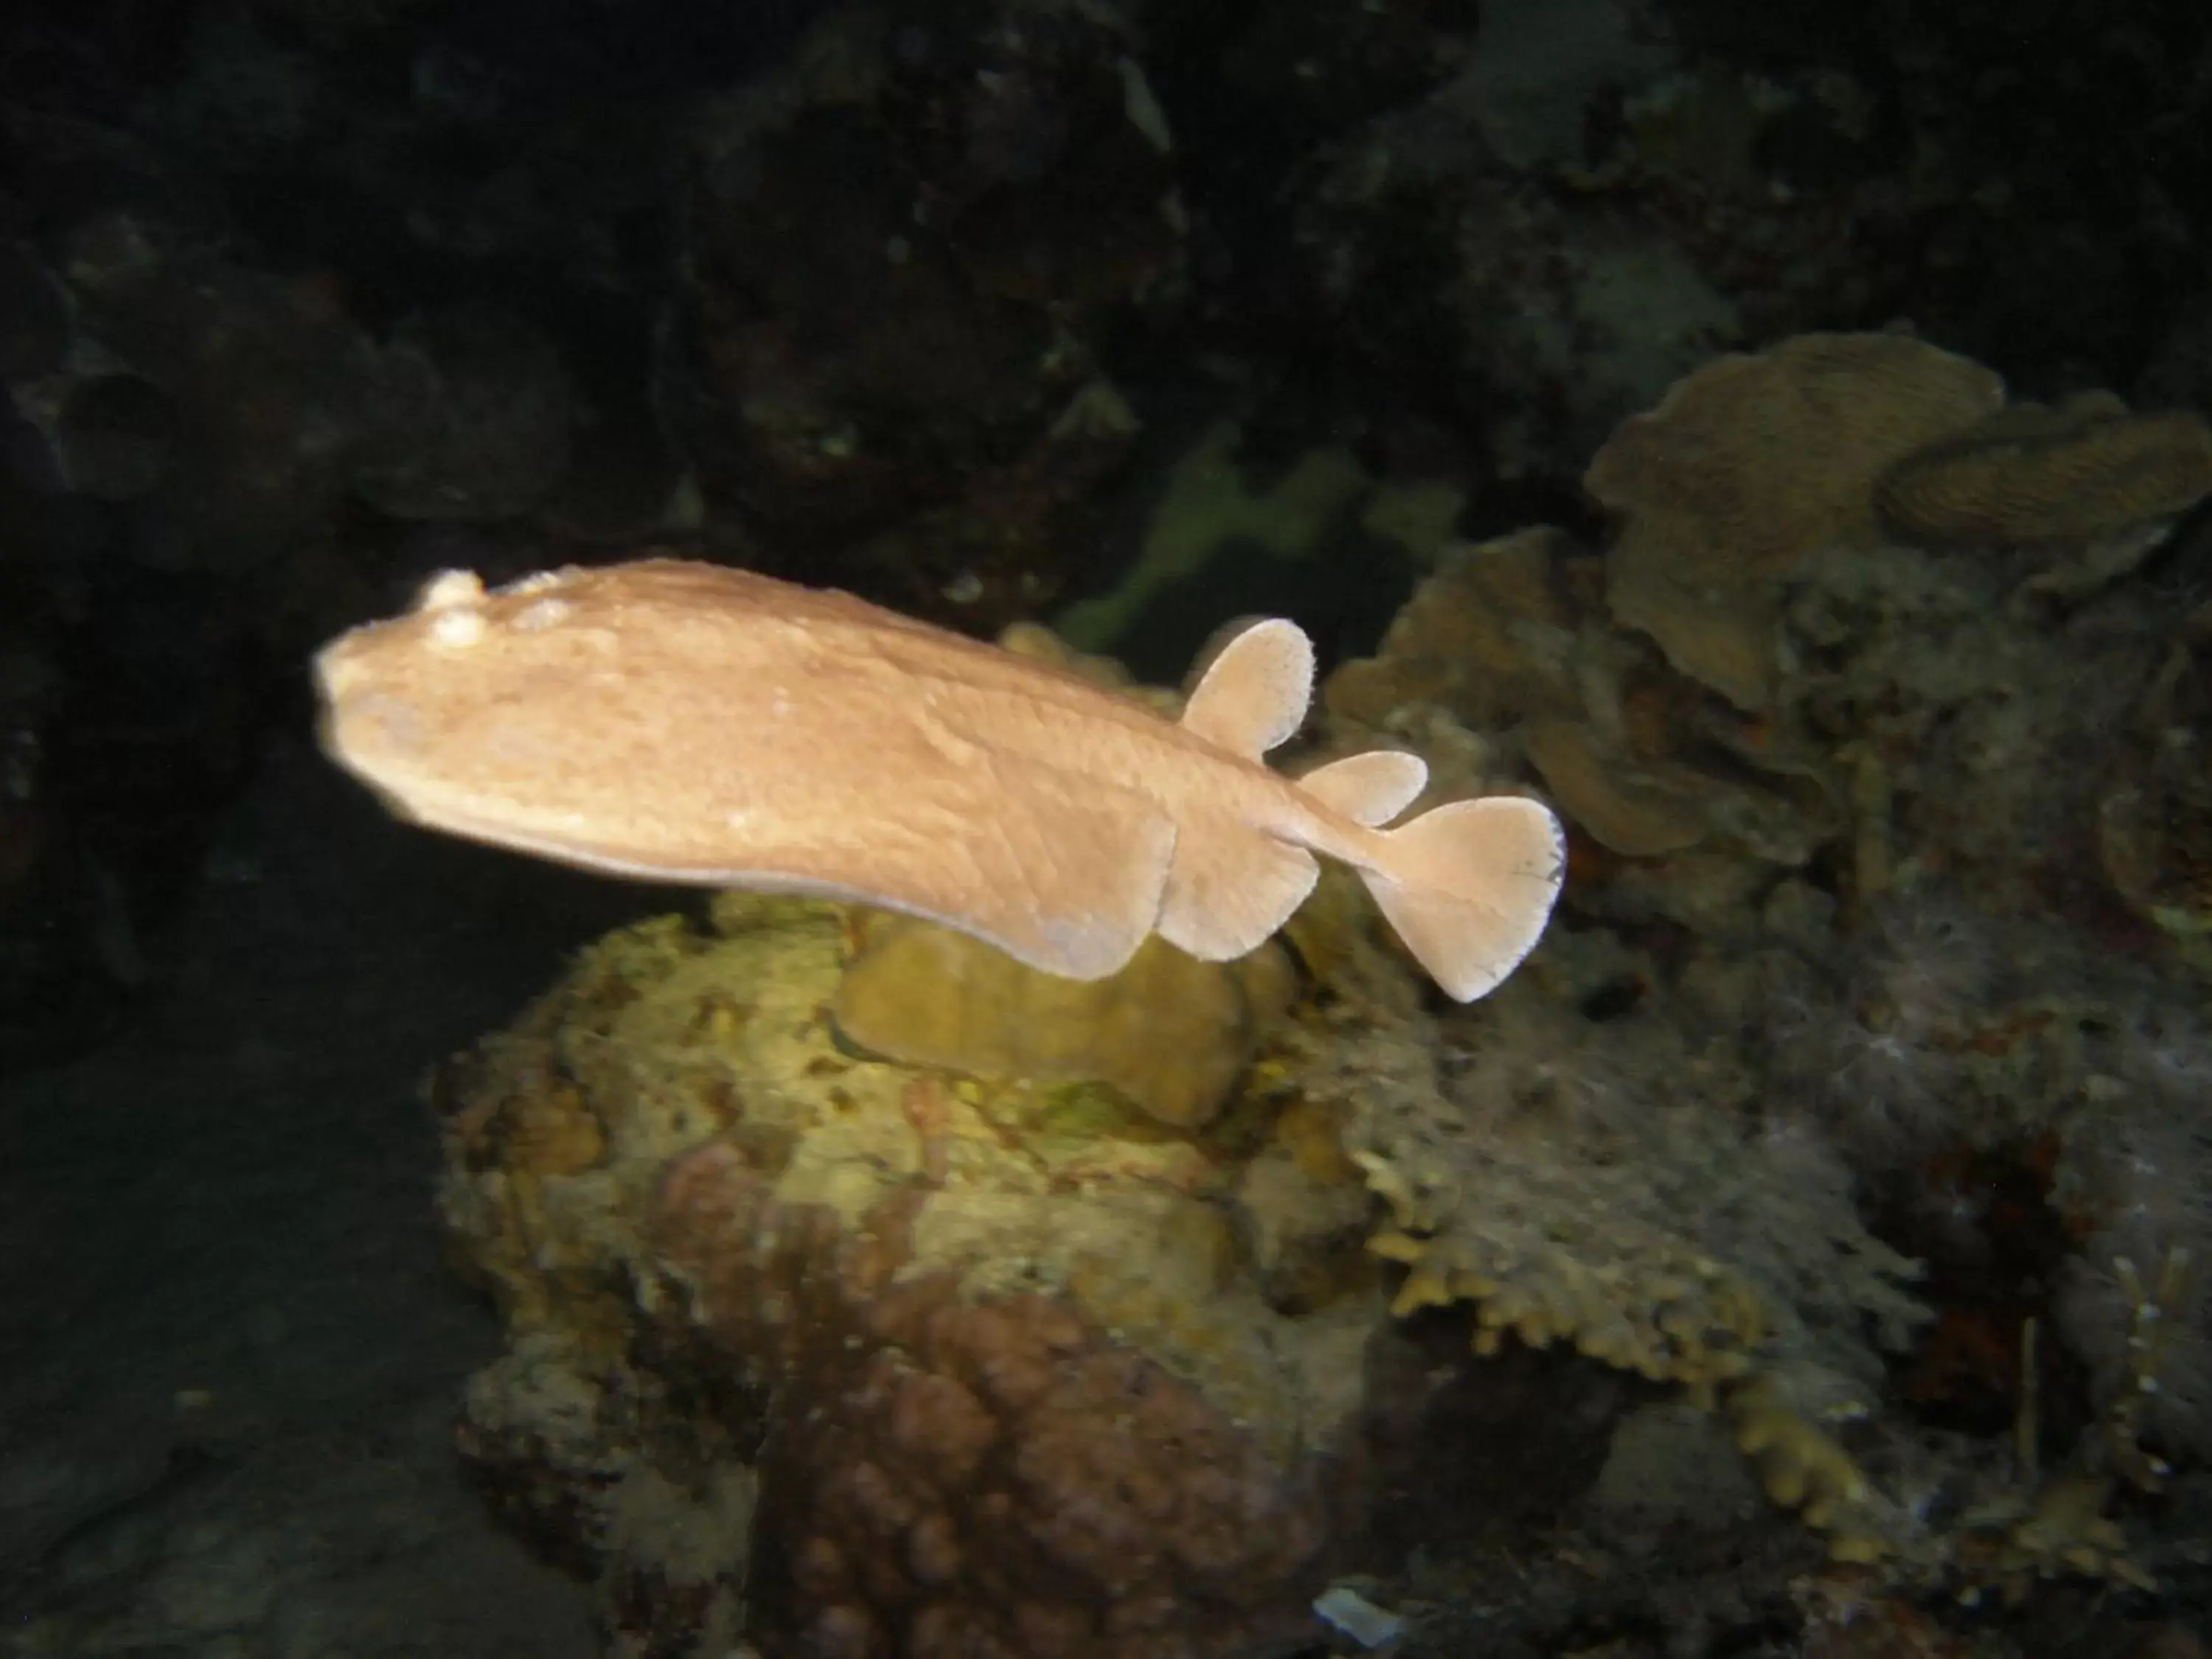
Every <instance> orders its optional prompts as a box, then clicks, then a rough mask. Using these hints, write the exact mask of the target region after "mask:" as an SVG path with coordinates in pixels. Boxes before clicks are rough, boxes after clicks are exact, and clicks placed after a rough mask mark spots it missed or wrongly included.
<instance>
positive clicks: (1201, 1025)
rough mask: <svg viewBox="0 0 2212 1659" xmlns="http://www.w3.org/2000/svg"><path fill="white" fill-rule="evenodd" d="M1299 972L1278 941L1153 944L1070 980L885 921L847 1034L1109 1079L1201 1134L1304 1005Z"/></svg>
mask: <svg viewBox="0 0 2212 1659" xmlns="http://www.w3.org/2000/svg"><path fill="white" fill-rule="evenodd" d="M1290 994H1291V966H1290V964H1289V963H1288V962H1287V961H1285V958H1284V957H1283V954H1282V952H1281V951H1280V950H1279V948H1277V947H1276V946H1275V945H1273V944H1272V943H1271V944H1268V945H1262V946H1261V948H1260V949H1259V950H1257V951H1254V952H1253V953H1252V954H1251V955H1249V956H1248V957H1243V958H1242V959H1241V960H1239V961H1237V962H1234V963H1226V964H1220V963H1202V962H1200V961H1197V960H1196V959H1195V958H1194V957H1188V956H1186V955H1185V954H1184V953H1183V952H1182V951H1178V950H1176V947H1175V946H1173V945H1170V944H1169V943H1168V942H1167V941H1166V940H1165V939H1150V940H1147V941H1146V944H1145V945H1143V946H1142V947H1141V948H1140V949H1139V951H1138V952H1137V954H1136V956H1135V957H1134V958H1133V960H1132V961H1131V962H1130V963H1129V964H1128V966H1127V967H1126V968H1124V969H1121V971H1120V972H1119V973H1116V974H1113V975H1109V976H1108V977H1107V978H1105V979H1103V980H1092V981H1077V980H1066V979H1059V978H1055V977H1054V976H1053V975H1049V974H1043V973H1039V972H1038V971H1036V969H1030V968H1024V967H1023V966H1022V964H1021V963H1018V962H1016V961H1014V960H1013V958H1012V957H1008V956H1006V955H1005V954H1004V953H1003V952H1001V951H995V950H994V949H992V948H991V947H990V946H989V945H983V944H981V943H979V942H977V941H975V940H974V939H968V938H967V937H965V936H964V935H963V934H959V933H953V932H951V930H949V929H947V928H943V927H933V926H932V925H930V924H929V923H927V922H920V921H911V920H908V919H907V918H903V917H894V916H874V917H871V918H869V919H868V921H866V924H865V943H864V944H863V945H862V946H861V948H860V953H859V955H858V956H856V957H854V961H853V963H851V965H850V966H849V967H848V968H847V969H845V972H844V975H842V978H841V979H840V980H839V981H838V984H837V997H836V1004H835V1009H836V1021H837V1029H838V1031H839V1033H840V1034H841V1035H842V1036H844V1037H845V1038H847V1039H848V1041H850V1042H854V1043H855V1044H857V1045H858V1046H859V1047H860V1048H863V1049H866V1050H867V1051H869V1052H870V1053H872V1054H878V1055H880V1056H883V1057H884V1058H886V1059H891V1060H902V1061H904V1062H905V1063H906V1064H908V1065H910V1066H934V1067H938V1068H940V1069H943V1070H948V1071H957V1072H967V1073H976V1074H979V1075H981V1076H984V1077H990V1078H1001V1079H1005V1078H1027V1079H1032V1080H1033V1081H1036V1082H1040V1083H1085V1082H1097V1083H1103V1084H1108V1085H1112V1086H1113V1087H1114V1088H1115V1089H1116V1090H1118V1091H1121V1093H1122V1094H1123V1095H1125V1096H1126V1097H1127V1098H1128V1099H1129V1100H1130V1101H1131V1102H1132V1103H1133V1104H1135V1105H1136V1106H1138V1107H1139V1108H1140V1109H1142V1110H1144V1111H1145V1112H1146V1113H1147V1114H1148V1115H1151V1116H1152V1117H1154V1118H1157V1119H1158V1120H1159V1121H1161V1122H1162V1123H1165V1124H1169V1125H1171V1126H1172V1127H1176V1128H1179V1129H1200V1128H1204V1127H1206V1124H1207V1123H1208V1122H1209V1121H1212V1118H1213V1117H1214V1115H1216V1114H1217V1113H1218V1112H1219V1111H1220V1109H1222V1107H1223V1106H1224V1105H1225V1104H1226V1103H1227V1102H1228V1099H1229V1097H1230V1093H1231V1091H1232V1090H1233V1089H1234V1088H1235V1087H1236V1085H1237V1082H1238V1080H1239V1079H1241V1078H1242V1077H1243V1073H1244V1071H1245V1068H1246V1067H1247V1066H1249V1065H1250V1064H1251V1061H1252V1057H1253V1054H1254V1050H1255V1045H1256V1044H1257V1042H1258V1040H1259V1037H1260V1034H1261V1031H1262V1030H1265V1029H1266V1027H1267V1025H1268V1024H1270V1023H1271V1022H1272V1021H1273V1019H1274V1018H1276V1017H1277V1016H1279V1014H1280V1013H1281V1012H1282V1011H1283V1008H1284V1006H1285V1004H1286V1003H1287V1002H1288V1001H1289V1000H1290Z"/></svg>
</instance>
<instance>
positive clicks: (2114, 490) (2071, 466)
mask: <svg viewBox="0 0 2212 1659" xmlns="http://www.w3.org/2000/svg"><path fill="white" fill-rule="evenodd" d="M1875 495H1876V503H1877V506H1878V507H1879V509H1880V513H1881V521H1882V524H1883V526H1884V527H1885V528H1887V530H1888V531H1889V532H1891V533H1892V534H1893V535H1894V536H1896V537H1897V538H1899V540H1900V541H1904V542H1908V543H1911V544H1913V545H1915V546H1922V547H2002V546H2013V545H2020V544H2036V543H2051V542H2060V543H2064V542H2077V543H2078V542H2093V541H2097V540H2100V539H2101V538H2105V537H2107V536H2114V535H2118V534H2121V533H2123V532H2126V531H2129V530H2131V529H2134V528H2135V527H2136V526H2142V525H2148V524H2155V523H2157V522H2159V521H2160V520H2166V519H2171V518H2174V517H2177V516H2178V515H2179V514H2181V513H2186V512H2187V511H2188V510H2189V509H2190V508H2191V507H2194V506H2195V505H2196V504H2197V502H2198V501H2202V500H2203V499H2204V497H2205V496H2206V495H2212V424H2208V423H2207V422H2206V421H2205V419H2204V417H2203V416H2202V415H2199V414H2197V412H2196V411H2194V410H2177V411H2175V412H2173V413H2171V414H2163V415H2137V414H2134V413H2131V412H2130V410H2128V409H2127V407H2126V405H2124V404H2121V403H2119V401H2118V399H2117V398H2110V397H2105V396H2089V397H2084V398H2078V399H2075V400H2074V401H2072V402H2069V403H2066V404H2059V405H2057V407H2055V408H2054V407H2046V406H2045V405H2042V404H2015V405H2013V406H2012V407H2010V408H2008V409H2006V410H2002V412H2000V413H1999V414H1996V415H1994V416H1991V417H1990V419H1988V420H1986V421H1984V422H1982V423H1981V424H1979V425H1978V426H1977V427H1975V428H1973V429H1972V431H1970V432H1967V433H1966V434H1964V435H1961V436H1959V437H1956V438H1954V439H1952V440H1950V441H1948V442H1944V443H1941V444H1937V445H1936V446H1934V447H1931V448H1929V449H1927V450H1923V451H1922V452H1920V453H1917V454H1914V455H1911V456H1908V457H1906V458H1905V459H1902V460H1900V461H1899V462H1898V463H1897V464H1896V465H1893V466H1892V467H1891V468H1889V469H1888V471H1886V472H1885V473H1884V474H1883V475H1882V477H1881V483H1880V485H1879V488H1878V489H1877V490H1876V492H1875Z"/></svg>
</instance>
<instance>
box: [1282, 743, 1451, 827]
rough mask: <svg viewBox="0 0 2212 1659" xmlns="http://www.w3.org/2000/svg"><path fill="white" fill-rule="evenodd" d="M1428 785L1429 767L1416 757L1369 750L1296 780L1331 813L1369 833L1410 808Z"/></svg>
mask: <svg viewBox="0 0 2212 1659" xmlns="http://www.w3.org/2000/svg"><path fill="white" fill-rule="evenodd" d="M1428 782H1429V764H1428V763H1427V762H1426V761H1425V760H1423V759H1422V758H1421V757H1419V755H1413V754H1408V753H1407V752H1406V750H1402V749H1370V750H1368V751H1367V752H1366V753H1365V754H1364V755H1346V757H1344V758H1343V759H1342V760H1335V761H1331V762H1329V763H1328V765H1326V766H1317V767H1316V768H1315V769H1313V770H1312V771H1310V772H1309V773H1307V774H1306V775H1304V777H1302V778H1300V779H1299V780H1298V787H1299V788H1301V789H1304V790H1305V791H1306V792H1307V793H1310V794H1311V795H1312V796H1314V797H1315V799H1317V800H1319V801H1320V802H1321V804H1322V805H1324V806H1326V807H1328V809H1329V810H1330V811H1334V812H1341V813H1342V814H1344V816H1345V817H1348V818H1350V819H1351V820H1352V822H1353V823H1364V824H1366V825H1367V826H1368V827H1369V828H1370V829H1371V828H1373V827H1374V826H1375V825H1376V824H1379V823H1389V822H1390V820H1391V819H1392V818H1395V817H1397V816H1398V814H1399V813H1401V812H1402V811H1405V810H1406V809H1407V807H1408V806H1411V805H1413V798H1414V797H1415V796H1417V795H1419V793H1421V791H1422V790H1423V789H1425V788H1426V787H1428Z"/></svg>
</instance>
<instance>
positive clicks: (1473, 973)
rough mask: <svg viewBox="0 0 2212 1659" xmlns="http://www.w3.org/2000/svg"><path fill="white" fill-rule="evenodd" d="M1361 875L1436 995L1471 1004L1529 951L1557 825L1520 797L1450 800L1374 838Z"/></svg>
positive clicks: (1546, 909)
mask: <svg viewBox="0 0 2212 1659" xmlns="http://www.w3.org/2000/svg"><path fill="white" fill-rule="evenodd" d="M1383 849H1384V850H1383V856H1382V857H1381V858H1380V859H1378V860H1376V866H1375V867H1374V868H1372V869H1370V870H1364V871H1363V872H1361V878H1362V879H1364V881H1365V882H1366V884H1367V890H1368V891H1369V892H1370V893H1372V894H1373V895H1374V896H1375V902H1376V903H1377V904H1378V905H1380V906H1381V907H1382V908H1383V915H1384V916H1386V917H1387V918H1389V923H1390V926H1391V927H1393V928H1395V930H1396V932H1397V934H1398V937H1399V938H1400V939H1403V940H1404V941H1405V942H1406V948H1407V950H1409V951H1412V952H1413V956H1414V957H1415V959H1416V960H1418V961H1419V963H1420V964H1421V966H1422V967H1424V968H1425V969H1428V970H1429V975H1430V976H1431V978H1433V979H1434V980H1435V981H1437V984H1439V985H1441V986H1443V988H1444V990H1445V992H1446V993H1447V994H1449V995H1451V996H1453V997H1455V998H1456V999H1458V1000H1460V1001H1462V1002H1472V1001H1474V1000H1475V999H1476V998H1477V997H1480V996H1486V995H1487V994H1489V993H1490V992H1492V991H1493V990H1495V989H1496V988H1497V987H1498V981H1501V980H1503V979H1504V977H1505V976H1506V975H1508V974H1510V973H1511V972H1512V971H1513V970H1514V969H1516V968H1517V967H1519V966H1520V965H1521V959H1522V957H1525V956H1527V955H1528V952H1529V951H1532V950H1534V948H1535V945H1536V941H1537V939H1539V938H1540V937H1541V935H1542V933H1543V932H1544V923H1545V922H1546V921H1547V920H1548V919H1549V918H1550V916H1551V914H1552V902H1553V900H1554V899H1556V898H1557V897H1558V896H1559V881H1560V878H1562V877H1563V876H1564V875H1565V871H1566V842H1565V836H1564V835H1563V834H1562V832H1561V830H1560V829H1559V819H1557V818H1555V817H1553V816H1552V814H1551V812H1550V811H1548V810H1547V808H1546V807H1545V806H1544V805H1542V804H1541V802H1538V801H1533V800H1529V799H1525V798H1524V797H1522V796H1519V795H1488V796H1485V797H1484V798H1483V799H1480V800H1457V801H1452V802H1449V804H1447V805H1443V806H1439V807H1437V808H1436V809H1435V810H1434V811H1428V812H1424V813H1422V814H1421V816H1420V817H1417V818H1415V819H1414V820H1413V822H1412V823H1407V824H1403V825H1401V826H1400V827H1399V828H1397V829H1387V830H1385V831H1383Z"/></svg>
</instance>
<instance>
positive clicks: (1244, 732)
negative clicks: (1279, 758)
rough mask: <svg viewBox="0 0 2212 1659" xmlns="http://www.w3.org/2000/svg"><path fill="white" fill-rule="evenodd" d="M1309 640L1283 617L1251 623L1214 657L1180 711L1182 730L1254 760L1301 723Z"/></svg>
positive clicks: (1310, 669) (1309, 672)
mask: <svg viewBox="0 0 2212 1659" xmlns="http://www.w3.org/2000/svg"><path fill="white" fill-rule="evenodd" d="M1313 678H1314V653H1313V642H1312V641H1310V640H1309V639H1307V638H1306V635H1305V630H1304V629H1302V628H1300V627H1299V626H1298V625H1297V623H1294V622H1291V621H1288V620H1286V619H1285V618H1284V617H1270V618H1269V619H1268V620H1267V621H1265V622H1256V623H1253V624H1252V625H1251V626H1250V627H1249V628H1247V629H1243V631H1242V632H1240V633H1238V634H1237V635H1235V636H1234V637H1232V638H1231V639H1230V640H1229V641H1227V643H1225V645H1223V646H1222V647H1221V648H1220V649H1219V650H1218V651H1217V652H1215V653H1214V655H1213V660H1212V662H1210V663H1208V664H1207V665H1206V672H1205V673H1204V674H1203V675H1202V676H1200V679H1199V682H1198V684H1197V686H1196V687H1195V688H1194V689H1193V690H1192V691H1191V694H1190V698H1189V700H1188V702H1185V703H1184V705H1183V710H1182V724H1183V729H1184V730H1185V731H1187V732H1191V733H1192V734H1194V736H1197V737H1201V738H1205V739H1206V741H1207V742H1209V743H1215V744H1220V745H1221V747H1222V748H1224V749H1226V750H1230V751H1231V752H1232V753H1235V754H1238V755H1243V756H1244V757H1247V758H1248V759H1251V760H1257V759H1258V758H1259V757H1261V756H1262V755H1264V754H1266V753H1267V751H1268V750H1270V749H1275V748H1279V747H1280V746H1281V745H1282V744H1285V743H1286V742H1288V741H1289V739H1290V738H1291V734H1292V733H1293V732H1296V731H1297V729H1298V727H1299V726H1302V725H1304V723H1305V718H1306V705H1307V704H1308V703H1309V702H1311V701H1312V700H1313Z"/></svg>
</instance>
